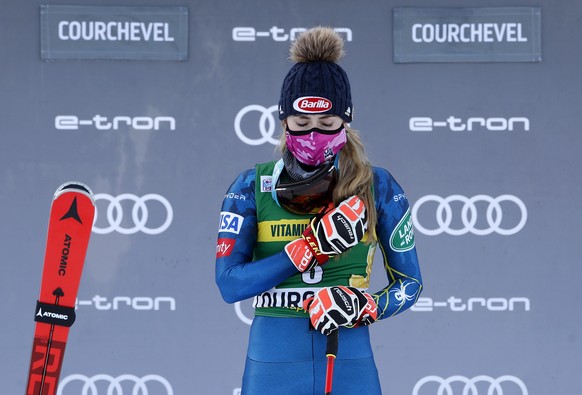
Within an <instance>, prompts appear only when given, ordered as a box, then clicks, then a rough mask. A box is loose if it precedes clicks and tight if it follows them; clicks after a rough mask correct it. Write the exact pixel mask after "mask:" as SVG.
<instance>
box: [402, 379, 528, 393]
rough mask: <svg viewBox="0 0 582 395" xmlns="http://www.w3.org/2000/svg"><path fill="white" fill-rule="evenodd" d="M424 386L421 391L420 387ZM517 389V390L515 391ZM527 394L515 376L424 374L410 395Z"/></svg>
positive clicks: (525, 388)
mask: <svg viewBox="0 0 582 395" xmlns="http://www.w3.org/2000/svg"><path fill="white" fill-rule="evenodd" d="M423 387H424V388H426V390H423V391H422V392H421V388H423ZM516 391H518V392H516ZM434 394H438V395H457V394H458V395H528V392H527V387H526V386H525V384H524V382H523V381H521V380H520V379H519V378H517V377H515V376H510V375H506V376H500V377H498V378H493V377H489V376H485V375H482V376H475V377H473V378H467V377H463V376H451V377H448V378H446V379H445V378H442V377H439V376H426V377H423V378H422V379H420V380H419V381H418V382H417V383H416V385H415V386H414V389H413V390H412V395H434Z"/></svg>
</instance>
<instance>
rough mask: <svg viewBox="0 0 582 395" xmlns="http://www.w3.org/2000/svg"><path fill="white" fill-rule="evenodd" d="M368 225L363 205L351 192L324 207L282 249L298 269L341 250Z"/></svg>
mask: <svg viewBox="0 0 582 395" xmlns="http://www.w3.org/2000/svg"><path fill="white" fill-rule="evenodd" d="M367 227H368V223H367V220H366V207H365V205H364V202H363V201H362V199H360V198H359V197H358V196H356V195H354V196H352V197H350V198H348V199H346V200H344V201H343V202H341V203H340V204H339V206H338V207H336V208H334V207H333V205H331V206H328V207H324V208H323V210H322V211H321V212H320V213H319V214H318V215H316V216H315V217H314V218H313V219H312V220H311V223H310V225H309V226H308V227H307V228H306V229H305V231H304V232H303V235H302V236H301V238H300V239H297V240H293V241H292V242H290V243H289V244H287V245H286V246H285V252H286V253H287V256H288V257H289V259H291V262H293V264H294V265H295V267H296V268H297V270H299V271H300V272H304V271H308V270H311V269H312V268H313V267H315V266H316V265H323V264H325V263H326V262H327V261H328V260H329V256H330V255H337V254H341V253H342V252H345V251H347V250H348V249H350V248H351V247H353V246H355V245H357V244H358V243H359V242H360V240H362V237H363V236H364V232H365V231H366V229H367Z"/></svg>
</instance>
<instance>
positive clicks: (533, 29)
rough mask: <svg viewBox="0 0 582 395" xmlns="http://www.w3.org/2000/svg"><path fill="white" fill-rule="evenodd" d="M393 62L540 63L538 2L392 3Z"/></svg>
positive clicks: (539, 13) (539, 12)
mask: <svg viewBox="0 0 582 395" xmlns="http://www.w3.org/2000/svg"><path fill="white" fill-rule="evenodd" d="M393 17H394V61H395V62H396V63H407V62H540V61H541V59H542V48H541V9H540V8H539V7H483V8H452V7H449V8H412V7H409V8H395V9H394V13H393Z"/></svg>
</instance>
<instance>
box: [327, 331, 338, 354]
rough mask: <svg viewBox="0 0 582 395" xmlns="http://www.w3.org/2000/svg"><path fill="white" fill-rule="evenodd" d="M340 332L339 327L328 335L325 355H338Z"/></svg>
mask: <svg viewBox="0 0 582 395" xmlns="http://www.w3.org/2000/svg"><path fill="white" fill-rule="evenodd" d="M338 332H339V329H336V330H334V331H333V332H331V333H330V334H329V335H327V341H326V344H325V355H328V356H329V355H333V356H334V357H336V356H337V348H338V337H339V336H338Z"/></svg>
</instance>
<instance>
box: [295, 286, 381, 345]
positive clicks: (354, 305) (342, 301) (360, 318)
mask: <svg viewBox="0 0 582 395" xmlns="http://www.w3.org/2000/svg"><path fill="white" fill-rule="evenodd" d="M303 308H304V309H305V310H306V311H307V312H308V313H309V319H310V321H311V324H312V325H313V327H314V328H315V329H316V330H318V331H319V332H321V333H323V334H324V335H329V334H330V333H331V332H333V331H334V330H336V329H337V328H338V327H340V326H344V327H348V328H352V327H355V326H361V325H370V324H371V323H373V322H374V321H376V318H377V315H378V308H377V305H376V302H375V301H374V299H373V298H372V295H370V294H369V293H366V292H363V291H360V290H358V289H357V288H353V287H345V286H341V285H340V286H335V287H327V288H322V289H320V290H319V291H317V293H316V294H315V295H314V296H313V297H311V298H308V299H306V300H305V301H304V302H303Z"/></svg>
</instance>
